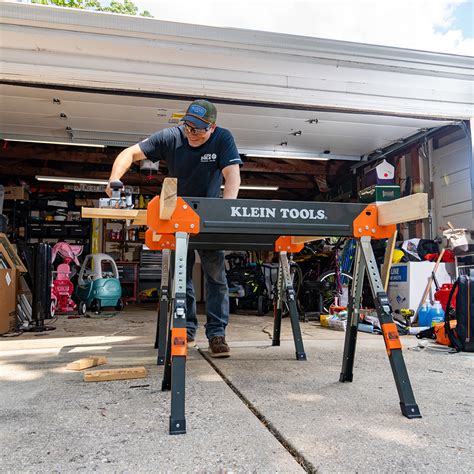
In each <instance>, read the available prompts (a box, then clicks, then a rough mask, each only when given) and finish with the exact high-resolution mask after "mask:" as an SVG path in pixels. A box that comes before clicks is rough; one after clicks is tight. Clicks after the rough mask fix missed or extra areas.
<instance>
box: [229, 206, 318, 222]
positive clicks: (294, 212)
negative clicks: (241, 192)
mask: <svg viewBox="0 0 474 474" xmlns="http://www.w3.org/2000/svg"><path fill="white" fill-rule="evenodd" d="M230 209H231V214H230V216H231V217H258V218H263V219H272V218H273V219H275V218H276V216H277V213H278V214H279V217H280V218H282V219H303V220H321V219H327V217H326V211H325V210H324V209H296V208H292V209H290V208H281V209H277V208H275V207H244V206H231V208H230Z"/></svg>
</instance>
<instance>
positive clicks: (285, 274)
mask: <svg viewBox="0 0 474 474" xmlns="http://www.w3.org/2000/svg"><path fill="white" fill-rule="evenodd" d="M280 263H281V269H282V282H283V288H284V291H283V292H282V293H283V294H284V295H285V300H286V304H287V305H288V309H289V311H290V321H291V329H292V331H293V339H294V341H295V350H296V359H297V360H306V353H305V351H304V346H303V337H302V336H301V327H300V321H299V318H298V309H297V308H296V294H295V290H294V288H293V282H292V281H291V275H290V265H289V264H288V256H287V253H286V252H280Z"/></svg>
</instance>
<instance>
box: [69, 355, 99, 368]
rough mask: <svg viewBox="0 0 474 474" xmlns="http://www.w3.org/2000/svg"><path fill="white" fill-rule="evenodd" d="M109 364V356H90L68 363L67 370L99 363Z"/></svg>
mask: <svg viewBox="0 0 474 474" xmlns="http://www.w3.org/2000/svg"><path fill="white" fill-rule="evenodd" d="M103 364H107V357H105V356H90V357H85V358H84V359H79V360H75V361H74V362H70V363H69V364H67V365H66V369H67V370H83V369H88V368H89V367H95V366H97V365H103Z"/></svg>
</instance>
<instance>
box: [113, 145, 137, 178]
mask: <svg viewBox="0 0 474 474" xmlns="http://www.w3.org/2000/svg"><path fill="white" fill-rule="evenodd" d="M132 163H133V154H132V153H131V152H130V150H128V149H126V150H123V151H122V152H120V153H119V155H118V156H117V158H115V161H114V165H113V166H112V171H111V173H110V179H109V181H119V180H120V178H121V177H122V176H123V175H124V174H125V173H126V172H127V171H128V170H129V169H130V166H132Z"/></svg>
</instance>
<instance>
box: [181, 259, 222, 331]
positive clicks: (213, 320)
mask: <svg viewBox="0 0 474 474" xmlns="http://www.w3.org/2000/svg"><path fill="white" fill-rule="evenodd" d="M198 252H199V256H200V257H201V264H202V270H203V273H204V277H205V281H206V316H207V323H206V324H205V326H204V327H205V329H206V337H207V338H208V339H210V338H211V337H214V336H225V328H226V326H227V323H228V322H229V288H228V287H227V279H226V275H225V265H224V251H223V250H198ZM195 260H196V256H195V253H194V250H188V258H187V262H186V329H187V334H188V337H191V338H192V339H194V338H195V336H196V330H197V328H198V320H197V317H196V296H195V293H194V286H193V279H192V275H193V267H194V262H195Z"/></svg>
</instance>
